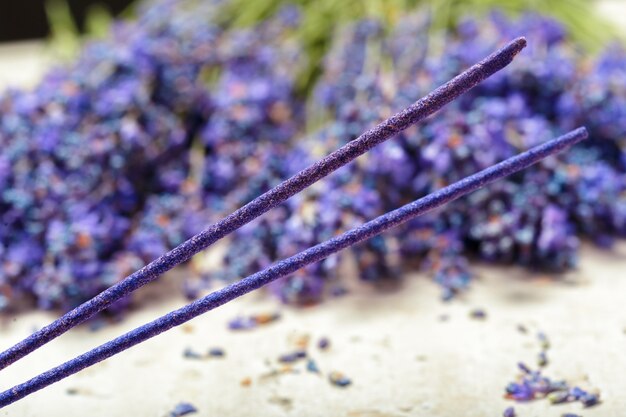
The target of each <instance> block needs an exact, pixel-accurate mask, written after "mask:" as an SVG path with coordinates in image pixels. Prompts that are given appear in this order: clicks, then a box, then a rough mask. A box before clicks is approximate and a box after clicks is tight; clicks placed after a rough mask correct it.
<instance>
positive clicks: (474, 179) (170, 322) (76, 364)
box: [0, 128, 587, 407]
mask: <svg viewBox="0 0 626 417" xmlns="http://www.w3.org/2000/svg"><path fill="white" fill-rule="evenodd" d="M586 137H587V131H586V129H585V128H578V129H576V130H574V131H572V132H569V133H567V134H566V135H563V136H561V137H559V138H557V139H554V140H552V141H550V142H546V143H544V144H542V145H539V146H537V147H534V148H532V149H530V150H528V151H526V152H523V153H521V154H519V155H517V156H514V157H511V158H509V159H507V160H505V161H503V162H500V163H498V164H496V165H494V166H492V167H489V168H487V169H484V170H482V171H480V172H478V173H476V174H474V175H471V176H469V177H466V178H464V179H462V180H460V181H458V182H455V183H454V184H451V185H449V186H447V187H444V188H442V189H440V190H438V191H436V192H434V193H432V194H429V195H427V196H425V197H423V198H420V199H419V200H416V201H414V202H412V203H409V204H407V205H405V206H402V207H400V208H399V209H396V210H394V211H391V212H389V213H386V214H384V215H382V216H379V217H377V218H376V219H374V220H371V221H369V222H367V223H365V224H363V225H361V226H359V227H356V228H354V229H352V230H350V231H348V232H346V233H343V234H341V235H339V236H337V237H335V238H333V239H330V240H327V241H325V242H323V243H320V244H318V245H316V246H313V247H311V248H309V249H307V250H304V251H302V252H300V253H298V254H296V255H294V256H292V257H290V258H287V259H284V260H282V261H280V262H277V263H275V264H273V265H272V266H270V267H269V268H267V269H265V270H263V271H260V272H257V273H255V274H253V275H250V276H248V277H246V278H244V279H243V280H241V281H239V282H236V283H234V284H231V285H228V286H226V287H224V288H222V289H220V290H218V291H215V292H213V293H211V294H209V295H207V296H206V297H204V298H201V299H199V300H197V301H195V302H193V303H190V304H188V305H186V306H185V307H182V308H180V309H178V310H175V311H172V312H171V313H169V314H166V315H164V316H162V317H160V318H158V319H156V320H154V321H152V322H150V323H148V324H146V325H143V326H140V327H138V328H136V329H134V330H132V331H130V332H128V333H126V334H124V335H122V336H120V337H118V338H116V339H113V340H112V341H110V342H107V343H105V344H103V345H100V346H99V347H97V348H95V349H93V350H91V351H89V352H87V353H84V354H82V355H80V356H78V357H76V358H75V359H72V360H70V361H68V362H65V363H64V364H62V365H60V366H58V367H56V368H53V369H51V370H49V371H47V372H44V373H42V374H40V375H38V376H36V377H34V378H32V379H30V380H29V381H27V382H25V383H23V384H20V385H17V386H15V387H13V388H11V389H9V390H7V391H4V392H2V393H0V407H4V406H7V405H9V404H11V403H13V402H15V401H17V400H19V399H21V398H24V397H25V396H27V395H29V394H31V393H33V392H35V391H38V390H40V389H42V388H45V387H46V386H48V385H51V384H53V383H55V382H57V381H59V380H61V379H64V378H66V377H68V376H70V375H72V374H74V373H76V372H79V371H80V370H82V369H84V368H87V367H89V366H91V365H93V364H95V363H98V362H100V361H103V360H105V359H107V358H109V357H111V356H113V355H115V354H117V353H120V352H122V351H124V350H126V349H128V348H130V347H132V346H134V345H137V344H139V343H141V342H143V341H145V340H148V339H150V338H152V337H154V336H157V335H158V334H160V333H163V332H165V331H167V330H169V329H171V328H172V327H175V326H179V325H181V324H183V323H185V322H187V321H189V320H191V319H193V318H194V317H197V316H199V315H201V314H204V313H206V312H207V311H210V310H212V309H214V308H216V307H219V306H221V305H223V304H225V303H227V302H229V301H231V300H234V299H235V298H238V297H240V296H242V295H244V294H247V293H249V292H251V291H254V290H256V289H258V288H260V287H262V286H263V285H266V284H268V283H269V282H272V281H274V280H276V279H278V278H281V277H284V276H286V275H289V274H290V273H292V272H294V271H296V270H298V269H300V268H303V267H305V266H307V265H309V264H311V263H314V262H317V261H320V260H322V259H324V258H326V257H328V256H330V255H332V254H333V253H336V252H339V251H340V250H343V249H345V248H347V247H350V246H352V245H354V244H356V243H359V242H362V241H364V240H366V239H369V238H371V237H373V236H375V235H378V234H380V233H383V232H384V231H386V230H388V229H390V228H392V227H395V226H398V225H400V224H402V223H404V222H406V221H408V220H410V219H412V218H415V217H417V216H420V215H422V214H424V213H426V212H429V211H431V210H433V209H435V208H437V207H440V206H442V205H444V204H446V203H449V202H451V201H453V200H456V199H458V198H459V197H461V196H463V195H465V194H468V193H470V192H472V191H475V190H477V189H478V188H481V187H483V186H485V185H487V184H489V183H491V182H494V181H496V180H498V179H500V178H502V177H505V176H507V175H510V174H512V173H514V172H517V171H520V170H522V169H524V168H527V167H528V166H530V165H532V164H534V163H536V162H538V161H540V160H541V159H543V158H545V157H547V156H549V155H552V154H554V153H556V152H559V151H561V150H563V149H565V148H566V147H568V146H571V145H573V144H575V143H577V142H580V141H581V140H583V139H585V138H586Z"/></svg>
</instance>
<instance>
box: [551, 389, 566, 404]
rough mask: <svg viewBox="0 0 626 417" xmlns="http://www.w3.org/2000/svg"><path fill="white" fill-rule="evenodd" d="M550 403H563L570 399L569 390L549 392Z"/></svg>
mask: <svg viewBox="0 0 626 417" xmlns="http://www.w3.org/2000/svg"><path fill="white" fill-rule="evenodd" d="M548 401H550V404H562V403H565V402H568V401H569V393H568V392H567V391H556V392H551V393H550V394H548Z"/></svg>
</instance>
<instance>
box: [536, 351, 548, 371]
mask: <svg viewBox="0 0 626 417" xmlns="http://www.w3.org/2000/svg"><path fill="white" fill-rule="evenodd" d="M547 365H548V356H547V355H546V352H540V353H539V355H537V366H539V367H540V368H543V367H545V366H547Z"/></svg>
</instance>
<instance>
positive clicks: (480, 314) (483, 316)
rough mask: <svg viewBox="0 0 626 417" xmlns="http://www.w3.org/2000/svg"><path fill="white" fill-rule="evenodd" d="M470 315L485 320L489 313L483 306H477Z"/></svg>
mask: <svg viewBox="0 0 626 417" xmlns="http://www.w3.org/2000/svg"><path fill="white" fill-rule="evenodd" d="M470 317H471V318H473V319H476V320H485V319H486V318H487V313H486V312H485V310H483V309H481V308H475V309H473V310H472V311H470Z"/></svg>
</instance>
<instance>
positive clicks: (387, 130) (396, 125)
mask: <svg viewBox="0 0 626 417" xmlns="http://www.w3.org/2000/svg"><path fill="white" fill-rule="evenodd" d="M525 46H526V40H525V39H524V38H518V39H515V40H513V41H512V42H510V43H509V44H507V45H506V46H504V47H503V48H501V49H499V50H498V51H496V52H494V53H493V54H492V55H490V56H489V57H487V58H485V59H484V60H482V61H481V62H479V63H478V64H476V65H474V66H472V67H471V68H469V69H468V70H467V71H464V72H463V73H461V74H460V75H458V76H457V77H455V78H453V79H452V80H451V81H449V82H447V83H446V84H444V85H442V86H440V87H438V88H437V89H436V90H434V91H433V92H432V93H430V94H428V95H427V96H425V97H423V98H421V99H420V100H418V101H416V102H415V103H413V104H412V105H411V106H409V107H407V108H406V109H404V110H403V111H401V112H399V113H397V114H395V115H393V116H392V117H390V118H389V119H387V120H385V121H383V122H382V123H380V124H379V125H378V126H376V127H374V128H372V129H370V130H369V131H367V132H365V133H364V134H362V135H361V136H359V137H358V138H357V139H355V140H353V141H351V142H349V143H348V144H346V145H344V146H343V147H341V148H339V149H338V150H336V151H335V152H333V153H331V154H330V155H328V156H326V157H325V158H323V159H321V160H319V161H318V162H316V163H315V164H313V165H311V166H310V167H308V168H306V169H304V170H303V171H301V172H299V173H298V174H296V175H294V176H293V177H291V178H289V179H288V180H286V181H285V182H283V183H281V184H279V185H278V186H276V187H275V188H273V189H271V190H269V191H267V192H266V193H264V194H263V195H261V196H260V197H258V198H256V199H254V200H252V201H251V202H250V203H248V204H246V205H245V206H243V207H241V208H240V209H238V210H237V211H235V212H233V213H232V214H230V215H229V216H227V217H225V218H224V219H222V220H221V221H219V222H217V223H215V224H213V225H212V226H209V227H208V228H207V229H205V230H204V231H202V232H200V233H199V234H197V235H195V236H193V237H192V238H191V239H189V240H187V241H185V242H183V243H182V244H180V245H179V246H177V247H176V248H174V249H172V250H171V251H169V252H167V253H166V254H164V255H162V256H161V257H159V258H158V259H156V260H154V261H152V262H150V263H149V264H148V265H146V266H145V267H143V268H142V269H140V270H139V271H136V272H134V273H133V274H131V275H129V276H128V277H126V278H125V279H124V280H122V281H120V282H119V283H117V284H115V285H113V286H112V287H110V288H108V289H107V290H105V291H103V292H102V293H100V294H98V295H97V296H95V297H94V298H92V299H91V300H89V301H86V302H85V303H83V304H81V305H80V306H78V307H76V308H75V309H74V310H72V311H70V312H68V313H67V314H65V315H64V316H62V317H61V318H59V319H58V320H55V321H54V322H52V323H51V324H49V325H48V326H46V327H44V328H42V329H41V330H38V331H37V332H35V333H33V334H32V335H31V336H29V337H28V338H26V339H24V340H22V341H21V342H19V343H17V344H16V345H14V346H13V347H11V348H9V349H7V350H6V351H4V352H2V353H0V369H4V368H6V367H7V366H9V365H10V364H12V363H14V362H16V361H17V360H19V359H20V358H23V357H24V356H26V355H28V354H29V353H30V352H32V351H34V350H35V349H37V348H38V347H40V346H43V345H44V344H46V343H48V342H49V341H51V340H53V339H55V338H56V337H58V336H60V335H62V334H63V333H65V332H66V331H68V330H69V329H71V328H72V327H74V326H76V325H78V324H80V323H82V322H83V321H85V320H87V319H88V318H90V317H92V316H93V315H94V314H96V313H98V312H99V311H102V310H104V309H105V308H107V307H108V306H109V305H111V304H112V303H113V302H115V301H117V300H119V299H120V298H122V297H124V296H126V295H128V294H130V293H131V292H133V291H134V290H136V289H137V288H140V287H141V286H143V285H146V284H148V283H149V282H152V281H154V280H155V279H157V278H158V277H159V276H160V275H161V274H163V273H164V272H166V271H169V270H170V269H172V268H174V267H175V266H176V265H178V264H180V263H183V262H185V261H187V260H189V259H190V258H191V257H192V256H193V255H195V254H196V253H198V252H200V251H201V250H203V249H206V248H207V247H209V246H210V245H212V244H213V243H215V242H216V241H218V240H219V239H221V238H223V237H224V236H226V235H228V234H229V233H231V232H233V231H235V230H237V229H238V228H240V227H241V226H243V225H245V224H247V223H249V222H251V221H252V220H254V219H255V218H257V217H259V216H260V215H262V214H263V213H265V212H267V211H269V210H271V209H272V208H274V207H276V206H278V205H279V204H280V203H282V202H283V201H285V200H287V199H288V198H290V197H292V196H293V195H295V194H297V193H299V192H300V191H302V190H303V189H305V188H307V187H308V186H310V185H311V184H313V183H315V182H317V181H319V180H320V179H322V178H324V177H325V176H327V175H328V174H330V173H331V172H333V171H335V170H336V169H338V168H340V167H342V166H344V165H346V164H347V163H349V162H350V161H352V160H354V159H355V158H357V157H358V156H360V155H362V154H364V153H365V152H367V151H368V150H370V149H372V148H373V147H374V146H376V145H378V144H380V143H382V142H384V141H385V140H387V139H389V138H390V137H391V136H393V135H395V134H397V133H399V132H401V131H402V130H404V129H406V128H407V127H409V126H410V125H412V124H414V123H416V122H418V121H420V120H422V119H424V118H425V117H427V116H429V115H431V114H433V113H434V112H436V111H437V110H439V109H441V108H442V107H443V106H444V105H446V104H448V103H449V102H451V101H452V100H454V99H455V98H456V97H458V96H459V95H461V94H463V93H464V92H466V91H468V90H469V89H471V88H472V87H474V86H475V85H477V84H478V83H480V82H481V81H483V80H484V79H486V78H488V77H489V76H491V75H493V74H494V73H496V72H497V71H499V70H501V69H502V68H504V67H506V66H507V65H508V64H509V63H511V61H512V60H513V58H514V57H515V55H517V54H518V53H519V52H520V51H521V50H522V49H523V48H524V47H525Z"/></svg>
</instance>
